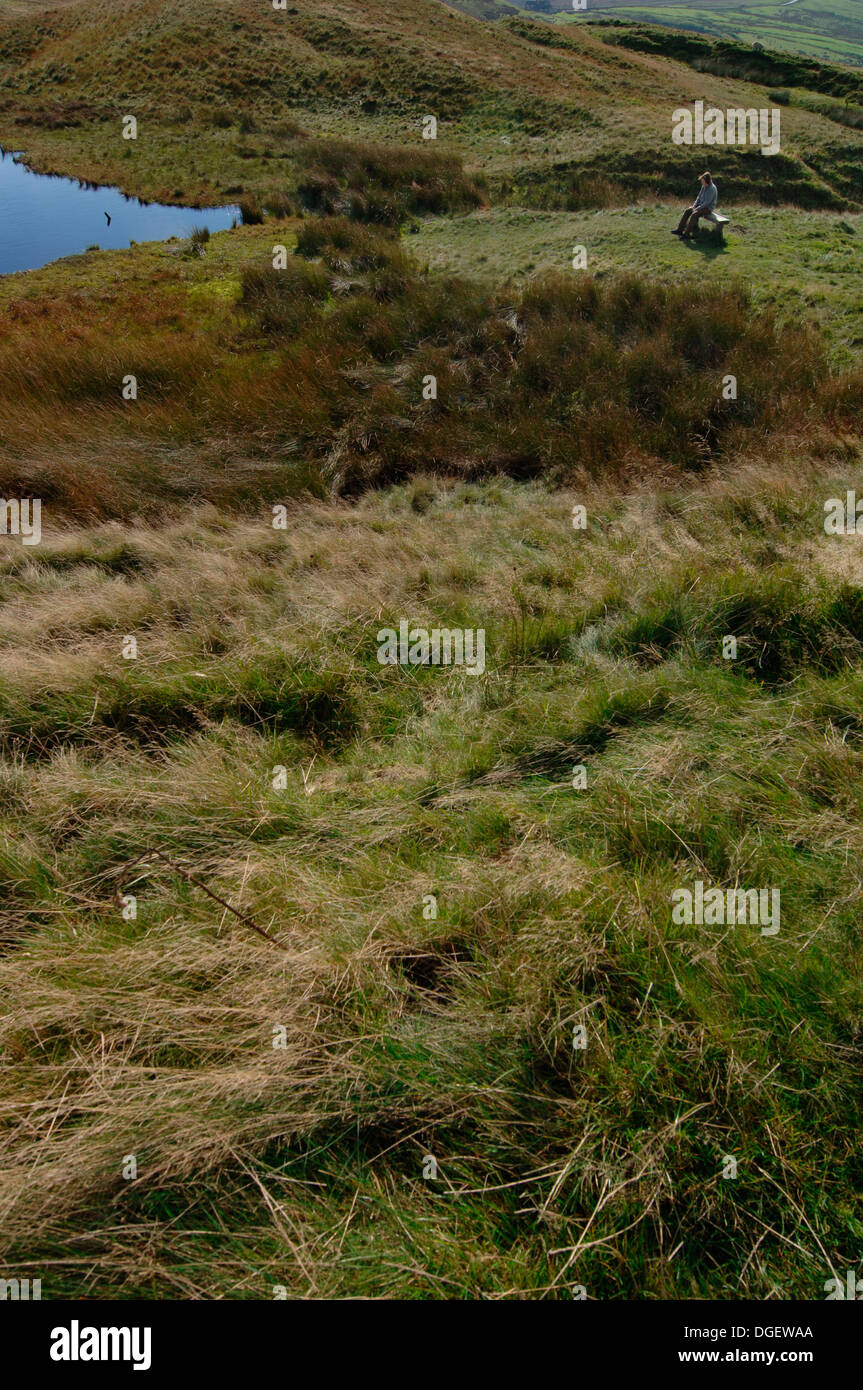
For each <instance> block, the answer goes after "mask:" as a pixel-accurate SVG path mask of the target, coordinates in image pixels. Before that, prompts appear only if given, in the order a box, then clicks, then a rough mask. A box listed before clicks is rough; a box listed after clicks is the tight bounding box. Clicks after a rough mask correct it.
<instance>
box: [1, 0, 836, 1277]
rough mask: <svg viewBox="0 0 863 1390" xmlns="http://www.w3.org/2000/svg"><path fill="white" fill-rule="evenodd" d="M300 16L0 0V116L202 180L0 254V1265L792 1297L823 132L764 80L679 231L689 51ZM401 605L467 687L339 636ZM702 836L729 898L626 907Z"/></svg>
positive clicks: (819, 791)
mask: <svg viewBox="0 0 863 1390" xmlns="http://www.w3.org/2000/svg"><path fill="white" fill-rule="evenodd" d="M294 8H296V10H297V14H296V15H295V16H291V29H290V41H289V42H288V41H287V40H286V38H285V30H284V28H281V29H280V28H278V27H277V25H278V20H277V19H276V18H274V14H273V13H265V9H266V7H261V6H260V5H258V4H257V3H254V4H253V3H252V0H229V3H228V0H226V3H224V4H220V5H219V6H208V7H202V6H200V5H198V4H194V5H193V4H190V3H186V0H176V2H175V3H171V4H168V3H164V0H131V3H124V4H123V5H119V4H114V3H109V0H82V3H81V4H80V5H77V4H76V5H70V6H66V7H59V8H54V7H52V8H51V9H50V10H49V11H46V14H45V15H43V16H42V17H41V18H40V17H39V16H34V15H33V13H30V14H29V16H25V17H24V18H23V19H22V13H23V11H22V6H21V5H20V4H8V3H7V4H3V5H2V6H0V19H2V25H3V26H4V27H3V29H2V35H0V103H2V105H0V133H2V134H3V135H4V137H5V138H7V139H9V140H10V142H12V143H15V144H16V146H18V147H21V146H22V145H23V146H24V147H26V148H27V149H28V151H29V153H30V154H31V156H32V157H33V158H34V160H36V161H37V162H38V163H39V164H40V165H41V167H57V168H61V167H62V168H65V169H67V170H72V171H74V172H77V173H80V174H82V175H84V174H89V175H91V176H97V177H99V178H106V179H110V180H115V181H117V182H119V183H120V184H121V185H122V186H123V187H124V188H127V189H128V190H129V191H137V192H148V193H149V194H150V195H151V196H152V195H160V196H163V195H167V196H173V195H174V194H175V193H176V196H177V197H179V196H180V192H177V190H180V191H182V195H183V197H189V196H194V197H199V198H200V199H201V200H204V201H206V200H212V201H219V200H222V199H223V198H224V197H225V196H226V195H227V196H230V197H231V198H236V199H238V200H239V199H241V198H242V199H243V200H244V201H245V202H246V204H247V211H248V213H249V217H250V220H249V222H248V224H247V225H244V226H241V227H237V228H235V229H233V230H232V231H230V232H225V233H219V234H215V235H213V236H211V237H209V238H207V239H205V238H203V237H202V236H200V235H197V234H195V233H194V231H193V229H192V228H191V227H190V229H189V231H190V235H189V237H188V238H187V239H184V240H177V241H171V242H167V243H164V244H151V245H145V246H135V247H132V248H131V249H129V250H128V251H123V252H109V251H104V252H101V251H93V252H89V253H87V254H85V255H82V256H75V257H70V258H67V259H66V260H64V261H60V262H58V263H56V264H54V265H51V266H47V267H45V268H43V269H42V270H39V271H35V272H30V273H27V274H23V275H15V276H9V277H4V278H3V279H2V280H0V321H2V326H3V336H2V342H0V492H2V493H3V495H4V496H5V497H15V496H18V495H19V494H20V495H24V496H33V495H35V496H40V497H41V498H42V499H43V503H44V509H43V523H44V538H43V542H42V544H41V545H39V546H36V547H25V546H23V545H22V544H21V543H20V542H19V540H18V539H17V538H16V537H14V536H10V537H5V536H4V537H0V581H2V582H0V896H2V913H0V919H2V920H0V1057H2V1066H0V1272H2V1274H3V1275H4V1277H12V1276H14V1275H15V1274H17V1275H19V1276H20V1277H28V1276H29V1277H32V1278H40V1279H41V1280H42V1296H43V1298H45V1299H58V1298H63V1297H80V1296H85V1297H89V1298H95V1299H99V1298H114V1299H133V1298H158V1299H175V1298H193V1299H213V1298H225V1299H263V1300H271V1299H272V1298H273V1297H274V1296H275V1294H276V1292H277V1291H281V1290H284V1291H286V1293H287V1295H288V1296H289V1297H291V1298H302V1297H308V1298H325V1297H348V1298H355V1297H371V1298H381V1297H396V1298H407V1299H445V1298H476V1297H483V1298H490V1299H507V1298H509V1299H534V1298H536V1299H539V1298H553V1299H560V1300H569V1299H572V1298H574V1297H578V1296H579V1294H580V1290H581V1289H582V1288H583V1289H584V1290H586V1294H587V1297H588V1298H590V1299H612V1300H621V1299H646V1300H664V1299H671V1298H681V1299H683V1298H685V1299H697V1300H710V1299H723V1300H730V1301H733V1300H735V1299H740V1298H752V1299H758V1300H765V1301H776V1300H781V1299H788V1298H799V1299H807V1300H808V1299H820V1298H822V1297H823V1296H824V1284H825V1280H826V1279H827V1278H828V1277H830V1276H831V1274H832V1273H833V1272H840V1273H844V1271H845V1270H847V1269H856V1268H857V1265H858V1262H859V1252H860V1239H861V1236H862V1235H863V1226H861V1222H860V1215H859V1197H858V1194H859V1191H860V1185H861V1178H863V1173H861V1165H860V1158H859V1145H858V1144H857V1142H856V1136H857V1134H858V1133H859V1126H860V1094H861V1090H860V1071H861V1068H860V1051H859V1042H860V1017H861V991H860V980H861V969H860V967H861V947H860V931H859V906H860V903H859V899H860V893H861V888H860V882H859V872H858V867H857V866H858V864H859V855H860V852H861V848H863V835H861V825H863V802H861V796H863V794H861V786H863V781H861V771H863V766H861V759H863V751H861V747H863V746H861V734H863V561H861V556H860V552H859V537H856V536H854V535H851V536H828V535H826V534H825V532H824V528H823V521H824V503H825V501H826V500H827V499H829V498H831V497H844V495H845V492H846V491H847V490H848V489H856V490H857V492H858V493H859V494H861V495H863V453H861V443H860V427H859V420H860V404H861V398H863V396H861V392H863V387H861V381H863V378H861V373H860V367H859V362H860V357H859V346H860V342H861V338H863V326H861V314H863V299H861V294H860V291H859V288H858V283H857V282H858V279H859V270H858V266H859V259H860V257H859V250H858V243H859V241H860V238H861V236H863V223H861V214H860V212H859V202H860V199H859V198H857V197H856V196H855V190H856V189H857V184H856V183H855V178H859V170H858V171H857V173H855V160H856V161H857V164H859V158H858V155H859V148H860V142H861V134H860V132H859V131H856V130H854V129H853V128H851V127H848V128H846V127H842V128H840V127H839V125H838V123H837V122H836V121H835V120H832V119H830V118H829V117H828V116H825V115H824V114H823V113H821V112H818V111H812V110H809V109H806V105H805V100H804V99H806V100H808V99H810V98H811V99H813V100H814V99H815V98H816V97H817V98H819V99H821V98H823V99H827V97H828V96H830V93H829V92H828V91H827V90H826V88H825V90H824V91H816V90H813V89H810V88H807V87H805V85H804V86H795V87H794V92H793V101H792V102H791V103H790V104H789V106H788V107H787V109H786V110H784V111H783V129H784V130H785V131H786V135H787V142H788V143H787V145H784V151H783V160H785V155H786V153H787V161H786V162H780V163H773V164H771V162H770V161H764V166H765V167H764V169H763V171H762V174H763V177H761V178H760V180H759V179H758V178H756V176H755V174H753V172H752V170H751V169H749V168H746V169H745V170H744V169H743V168H742V165H741V166H737V165H735V163H734V160H735V158H736V157H735V156H732V155H730V154H728V155H727V168H725V167H723V168H720V166H717V168H718V169H719V172H720V173H721V175H722V182H721V190H722V198H723V202H724V204H725V206H726V209H727V210H728V211H730V213H731V215H732V226H731V229H730V231H729V234H728V245H727V248H726V249H725V250H724V251H720V250H718V249H717V248H716V247H715V246H713V245H712V244H711V243H710V242H709V241H708V240H707V239H706V238H705V239H704V240H702V241H699V242H698V243H696V244H695V245H693V246H691V247H687V246H682V245H680V244H679V243H678V242H676V241H675V240H673V239H672V238H671V236H670V235H669V230H670V226H671V225H672V224H673V221H674V220H676V218H677V215H678V214H679V210H680V206H682V204H678V202H677V198H678V197H680V198H683V197H684V196H687V195H689V194H690V193H691V191H692V178H693V174H694V173H695V174H697V173H698V172H699V171H700V170H699V168H698V167H697V166H692V164H691V162H690V161H687V160H675V159H674V158H673V157H672V156H671V155H669V149H668V126H669V112H670V109H671V108H673V106H674V105H677V104H678V102H679V101H680V100H694V99H696V98H697V97H699V96H700V97H704V98H706V99H708V100H716V101H717V102H718V103H719V104H722V105H725V104H734V105H739V104H740V103H741V102H744V103H745V104H749V98H750V97H754V94H755V93H758V94H759V95H760V94H761V93H762V92H763V91H764V90H766V89H764V88H761V87H759V86H752V85H750V84H747V83H746V82H745V81H744V80H742V79H741V77H740V74H739V71H737V69H735V71H737V75H736V76H729V75H728V74H727V73H726V74H724V75H718V74H714V73H704V72H699V71H698V70H697V69H696V68H695V67H693V66H692V64H691V63H690V62H689V61H688V60H686V61H684V60H680V61H675V60H673V59H671V58H669V57H668V56H667V55H666V54H664V53H663V52H662V51H660V50H661V45H662V43H664V42H666V41H667V38H668V36H667V35H663V33H662V31H658V30H653V31H650V33H651V34H652V35H653V36H654V37H652V38H651V37H650V35H649V36H648V37H649V42H650V43H651V44H655V45H657V46H658V47H657V48H655V49H654V50H653V51H649V52H648V51H645V52H642V51H640V50H631V49H627V48H625V47H624V46H623V45H610V44H607V43H605V42H603V40H602V38H601V37H600V36H599V35H598V34H597V33H594V32H593V31H592V30H590V29H583V28H582V27H581V26H575V28H574V30H573V31H572V32H571V33H570V32H566V31H564V29H563V28H561V29H560V30H558V29H557V28H555V29H551V28H550V27H548V26H545V27H542V28H541V27H540V26H539V25H536V26H528V25H527V24H526V22H525V20H524V19H523V18H522V17H517V18H516V19H515V20H512V19H503V20H502V21H500V22H496V23H494V24H479V23H477V22H475V21H473V20H471V19H470V18H468V17H465V16H458V15H448V14H447V12H446V11H445V10H444V9H443V7H440V6H438V5H437V4H432V3H431V0H417V3H416V4H415V5H413V6H411V7H405V6H403V5H401V4H400V3H396V2H395V0H369V3H367V4H364V5H362V6H359V5H353V4H351V5H348V6H346V5H345V4H344V3H339V4H338V5H337V4H335V3H329V0H321V3H319V4H316V5H314V6H312V5H310V4H307V3H304V0H298V3H297V4H296V6H294ZM482 8H483V9H485V5H484V3H483V5H482ZM13 21H14V22H13ZM106 33H107V34H109V35H110V38H109V39H108V40H106V38H105V35H106ZM656 35H659V38H656V37H655V36H656ZM10 36H11V37H10ZM640 41H641V40H640V39H639V42H640ZM674 42H677V40H676V38H675V39H674ZM16 45H17V46H16ZM648 46H649V45H648ZM384 49H385V51H386V59H385V61H383V60H382V58H381V54H382V51H383V50H384ZM192 53H193V54H194V56H195V60H196V61H195V62H194V63H191V62H189V61H188V59H189V55H190V54H192ZM690 56H691V55H690ZM751 57H752V55H751V54H749V55H746V54H744V59H745V61H746V62H749V61H750V60H751ZM733 61H734V63H735V64H737V63H739V61H741V60H740V56H739V55H737V56H735V57H734V60H733ZM759 61H760V60H759ZM130 73H134V74H135V75H136V76H135V80H136V84H137V85H136V86H135V88H134V90H133V89H132V88H131V87H130V86H129V85H128V83H129V81H130V77H129V74H130ZM489 74H493V79H490V76H489ZM847 80H848V81H849V82H851V81H852V78H851V77H848V78H847ZM771 81H772V78H771ZM830 81H831V82H832V83H834V84H837V85H838V84H840V83H841V82H843V81H846V77H845V76H843V75H842V74H838V73H834V74H833V76H832V78H831V79H830ZM306 83H307V85H304V84H306ZM133 99H134V101H135V102H136V103H138V104H139V107H140V115H141V117H142V125H141V139H140V141H139V143H138V144H137V146H136V148H135V149H133V150H131V151H129V152H128V154H127V153H125V152H124V151H123V149H122V147H121V145H120V143H119V141H118V140H117V138H116V130H115V128H114V121H115V117H116V113H117V112H118V111H121V110H124V109H125V108H126V107H127V104H128V103H129V101H130V100H133ZM830 99H831V100H833V101H836V100H839V97H837V96H836V94H835V92H834V94H833V95H832V97H830ZM759 104H760V101H759ZM429 105H432V106H434V108H435V109H437V110H438V111H439V113H440V115H441V117H442V120H441V140H440V143H439V145H438V146H437V150H440V151H441V153H440V154H439V155H438V154H437V153H431V154H430V153H429V152H428V151H427V150H425V148H424V146H423V145H422V144H421V143H420V137H419V135H418V118H419V117H420V116H421V115H422V114H425V111H426V110H427V109H428V107H429ZM186 107H188V112H187V111H186ZM786 113H787V126H786V124H785V116H786ZM64 122H65V124H64ZM304 132H308V134H306V133H304ZM22 136H24V137H26V138H24V139H23V140H22V138H21V137H22ZM735 169H736V170H737V173H738V177H737V178H733V177H731V171H733V170H735ZM743 173H746V176H747V177H746V179H744V178H743ZM750 176H751V177H750ZM755 183H760V187H759V188H758V189H757V191H751V189H752V186H753V184H755ZM240 185H242V186H240ZM229 188H230V189H232V190H233V191H232V192H231V193H230V194H229V195H228V189H229ZM819 198H820V199H821V200H822V201H821V203H820V205H819V206H818V207H816V206H815V204H816V201H817V200H818V199H819ZM638 200H640V201H638ZM768 204H772V205H768ZM801 204H802V206H801ZM301 212H302V213H303V215H302V216H300V215H299V214H300V213H301ZM318 212H322V213H325V214H326V215H325V216H324V217H319V216H317V215H316V214H317V213H318ZM277 244H278V245H283V246H284V247H285V248H286V251H287V268H286V269H285V270H275V269H274V268H273V248H274V246H275V245H277ZM575 244H583V245H584V246H585V247H586V248H587V251H588V254H589V257H590V259H589V263H588V273H587V274H586V275H585V274H580V273H577V272H576V271H574V270H573V269H572V266H571V259H572V251H573V246H574V245H575ZM127 372H134V373H135V374H136V375H137V376H138V377H139V378H140V382H139V386H140V389H139V397H138V401H137V402H134V403H132V402H125V401H123V400H122V398H121V395H120V389H119V387H120V382H121V380H122V377H123V375H124V374H126V373H127ZM429 372H432V373H433V374H434V375H436V377H437V381H438V395H437V399H436V400H428V399H425V398H424V397H423V393H422V384H423V379H424V377H425V376H426V375H427V374H428V373H429ZM728 374H732V375H735V376H736V377H737V378H738V386H739V390H738V394H737V398H736V399H734V400H731V399H728V398H725V397H723V395H722V387H723V377H725V376H727V375H728ZM273 503H282V504H284V506H285V507H286V526H285V529H277V528H275V527H274V525H273ZM576 506H583V507H585V509H586V518H587V525H586V528H585V529H583V530H582V529H577V528H575V527H574V526H573V509H574V507H576ZM401 618H408V619H409V620H410V622H411V623H412V624H416V625H420V626H425V627H434V626H446V627H449V628H452V627H467V628H482V629H483V630H484V631H485V633H486V646H487V667H486V671H485V673H484V674H483V675H481V676H477V675H469V674H466V673H465V672H464V671H463V670H461V669H458V668H455V669H445V668H435V667H433V666H428V667H401V666H395V667H390V666H383V665H381V664H380V663H379V661H378V660H377V644H378V637H377V634H378V632H379V631H380V629H381V628H382V627H385V626H389V625H394V626H398V623H399V621H400V619H401ZM129 637H134V638H135V639H136V642H137V657H136V658H135V659H129V660H127V659H125V657H124V646H127V639H128V638H129ZM729 637H734V638H735V639H736V641H737V655H736V657H734V659H726V655H725V653H724V648H725V645H726V639H727V638H729ZM576 767H583V768H584V769H585V773H586V785H585V786H584V787H581V786H580V785H579V786H575V785H574V778H573V772H574V768H576ZM697 879H701V880H703V881H705V882H709V883H712V884H716V885H719V886H721V887H723V888H733V887H735V886H737V887H741V888H752V887H755V888H779V889H780V891H781V930H780V932H779V934H778V935H776V936H772V937H765V936H762V935H761V933H760V931H759V930H758V928H757V927H754V926H752V925H740V926H736V927H733V928H732V927H725V926H712V925H709V924H708V925H704V926H696V925H693V926H685V925H680V924H678V923H676V922H675V921H674V920H673V917H672V894H673V893H674V891H675V890H676V889H678V888H680V887H686V886H690V885H691V884H692V883H693V882H694V881H695V880H697ZM214 895H215V896H214ZM130 897H134V898H135V899H136V905H137V911H136V913H135V915H132V914H131V913H130V912H129V908H130ZM432 906H434V907H436V912H434V911H432ZM124 908H125V913H124ZM252 925H254V926H255V927H257V928H259V929H260V931H255V930H253V929H252ZM260 932H263V933H265V934H266V937H262V936H261V935H260ZM580 1027H584V1029H585V1037H586V1042H587V1046H586V1048H584V1049H581V1048H578V1047H576V1046H575V1045H574V1044H575V1041H576V1036H577V1035H576V1030H577V1029H578V1028H580ZM274 1041H277V1042H282V1043H283V1044H284V1046H282V1047H274V1045H273V1044H274ZM130 1155H134V1156H135V1159H136V1163H137V1174H136V1176H134V1177H130V1176H129V1175H128V1168H129V1162H128V1160H129V1156H130ZM729 1155H731V1156H733V1157H734V1158H736V1160H737V1163H738V1175H737V1177H736V1178H734V1179H731V1180H727V1179H725V1178H723V1177H722V1172H723V1168H724V1167H725V1166H726V1159H727V1156H729ZM430 1157H431V1158H434V1160H435V1161H436V1163H437V1177H429V1176H426V1175H424V1173H425V1174H427V1173H428V1166H429V1165H428V1160H429V1158H430ZM124 1169H125V1170H126V1171H125V1173H124Z"/></svg>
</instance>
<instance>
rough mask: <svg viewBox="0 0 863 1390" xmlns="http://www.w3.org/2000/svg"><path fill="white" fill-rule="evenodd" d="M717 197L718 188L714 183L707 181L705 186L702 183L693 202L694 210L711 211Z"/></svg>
mask: <svg viewBox="0 0 863 1390" xmlns="http://www.w3.org/2000/svg"><path fill="white" fill-rule="evenodd" d="M718 197H719V189H718V188H717V187H716V184H715V183H709V184H708V185H707V187H706V188H705V186H704V184H702V185H701V188H700V190H699V193H698V197H697V198H696V199H695V203H694V207H695V210H696V212H712V211H713V209H714V208H715V207H716V200H717V198H718Z"/></svg>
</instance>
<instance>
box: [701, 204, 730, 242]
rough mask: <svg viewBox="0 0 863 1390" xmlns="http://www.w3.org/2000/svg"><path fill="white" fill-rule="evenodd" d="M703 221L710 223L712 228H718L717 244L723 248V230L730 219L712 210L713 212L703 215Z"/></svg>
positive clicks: (722, 213)
mask: <svg viewBox="0 0 863 1390" xmlns="http://www.w3.org/2000/svg"><path fill="white" fill-rule="evenodd" d="M704 221H705V222H712V223H713V225H714V227H716V228H718V238H719V243H720V245H721V246H724V245H725V228H726V227H727V226H728V223H729V222H730V221H731V218H730V217H726V216H725V213H724V212H717V211H716V209H714V210H713V212H708V213H706V214H705V216H704Z"/></svg>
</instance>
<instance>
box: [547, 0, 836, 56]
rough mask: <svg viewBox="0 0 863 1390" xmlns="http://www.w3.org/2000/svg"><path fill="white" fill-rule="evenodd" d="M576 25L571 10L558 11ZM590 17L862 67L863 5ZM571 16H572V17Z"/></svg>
mask: <svg viewBox="0 0 863 1390" xmlns="http://www.w3.org/2000/svg"><path fill="white" fill-rule="evenodd" d="M554 8H555V9H556V10H559V11H560V18H561V19H562V20H571V19H572V18H573V16H572V7H571V5H566V6H564V5H555V7H554ZM589 8H590V10H591V12H593V13H601V14H605V13H608V14H611V15H619V16H620V17H621V18H624V19H635V20H642V21H647V22H649V23H651V24H667V25H670V26H672V27H673V28H675V29H689V30H692V31H693V32H695V33H697V34H709V35H713V36H715V37H717V38H722V39H731V40H733V41H734V42H737V43H746V44H753V43H760V44H763V45H764V47H765V48H769V49H777V50H778V51H780V52H786V53H803V54H806V55H807V56H809V57H811V58H820V59H822V60H823V61H824V62H827V63H847V64H849V65H851V66H855V67H858V66H860V65H861V64H863V16H861V13H860V5H859V3H858V0H793V2H792V0H703V2H702V3H700V4H694V5H693V4H690V3H687V0H679V3H678V0H668V3H667V4H665V5H650V4H647V5H645V4H644V3H642V0H590V6H589ZM567 11H569V14H568V15H567Z"/></svg>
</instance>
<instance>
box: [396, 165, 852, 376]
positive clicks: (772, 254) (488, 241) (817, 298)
mask: <svg viewBox="0 0 863 1390" xmlns="http://www.w3.org/2000/svg"><path fill="white" fill-rule="evenodd" d="M722 189H723V191H722V192H721V195H720V196H721V205H722V207H723V208H724V210H725V211H726V212H727V213H728V214H729V215H730V217H731V219H732V221H731V226H730V228H728V229H727V231H726V237H725V240H726V245H725V248H724V249H720V248H719V247H718V246H717V243H716V241H715V239H714V238H715V233H714V232H712V231H710V230H708V229H704V230H703V232H702V234H701V236H700V239H699V240H698V241H697V242H695V243H693V244H691V245H681V244H680V242H679V241H677V240H676V239H675V238H673V237H671V236H670V235H669V233H670V230H671V228H672V227H674V226H676V224H677V221H678V220H679V216H680V213H681V211H682V208H683V203H681V204H676V205H675V204H670V205H668V206H665V207H662V206H655V205H654V206H651V205H649V204H647V205H635V206H632V207H628V208H606V209H601V210H593V211H588V210H584V211H581V212H537V211H533V210H529V209H525V208H517V207H513V208H493V209H491V210H490V211H487V212H484V213H475V214H472V215H470V216H467V217H456V218H432V219H430V220H428V221H426V222H424V223H423V224H422V227H421V230H420V233H419V235H418V236H417V237H415V238H413V239H412V246H413V248H414V249H415V251H416V253H417V255H418V257H419V258H420V259H421V260H422V261H424V262H425V263H427V264H428V265H429V266H430V267H431V269H432V270H433V271H434V273H436V274H442V273H444V272H450V273H455V274H459V275H468V276H480V277H484V278H487V279H489V280H493V281H497V280H502V279H509V278H512V279H513V280H515V281H520V280H523V279H524V278H525V277H526V276H530V275H535V274H539V273H540V272H545V271H552V270H554V271H563V270H565V269H567V268H568V267H569V266H571V264H572V258H573V248H574V247H575V246H583V247H584V248H585V249H586V251H587V254H588V269H589V270H590V271H591V272H592V273H596V274H601V275H607V274H610V273H613V272H615V271H617V270H619V269H621V268H624V267H625V268H626V269H628V270H643V271H645V272H647V273H649V274H651V275H656V276H659V277H661V278H662V279H663V280H665V279H667V278H668V277H669V276H670V277H672V278H675V279H677V278H681V277H684V276H691V275H695V276H697V277H699V278H700V279H701V280H703V282H704V284H705V286H707V287H713V286H717V285H722V284H727V283H728V282H729V281H733V280H735V279H737V278H742V279H743V280H745V282H746V284H747V285H748V286H749V287H750V289H751V292H752V295H753V297H754V299H755V302H756V303H759V304H765V305H770V306H771V307H773V308H775V309H776V311H777V312H778V313H779V314H780V315H781V316H783V317H784V318H785V319H786V320H787V321H788V322H789V324H793V323H795V322H799V321H800V317H801V315H802V316H804V317H805V318H807V319H810V320H811V321H813V322H816V323H817V324H818V325H819V327H820V329H821V331H822V332H823V334H824V336H825V339H826V341H827V342H828V344H829V345H830V349H831V352H832V355H833V356H834V358H835V360H836V361H837V362H841V363H844V364H846V365H851V364H852V363H854V362H856V361H859V356H860V349H861V347H863V295H861V294H860V293H859V292H858V288H857V281H858V273H859V272H858V267H859V261H860V248H861V245H863V219H861V217H860V216H859V214H851V215H848V216H845V217H841V218H838V217H833V216H830V215H828V214H823V213H809V212H800V211H797V210H791V209H784V208H783V209H775V210H774V209H766V208H758V207H740V206H739V205H738V204H737V202H736V200H735V199H734V197H733V194H732V193H731V192H730V190H729V196H728V199H727V200H726V197H725V194H724V184H723V186H722Z"/></svg>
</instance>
